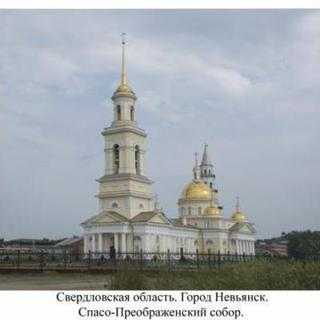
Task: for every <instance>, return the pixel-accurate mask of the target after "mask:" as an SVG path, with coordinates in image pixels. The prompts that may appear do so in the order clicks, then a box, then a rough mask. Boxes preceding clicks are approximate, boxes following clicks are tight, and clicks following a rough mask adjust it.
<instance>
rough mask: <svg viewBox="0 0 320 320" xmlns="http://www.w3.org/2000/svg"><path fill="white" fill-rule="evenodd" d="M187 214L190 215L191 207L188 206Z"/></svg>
mask: <svg viewBox="0 0 320 320" xmlns="http://www.w3.org/2000/svg"><path fill="white" fill-rule="evenodd" d="M188 214H189V215H191V207H188Z"/></svg>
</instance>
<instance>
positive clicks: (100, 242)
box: [98, 233, 103, 252]
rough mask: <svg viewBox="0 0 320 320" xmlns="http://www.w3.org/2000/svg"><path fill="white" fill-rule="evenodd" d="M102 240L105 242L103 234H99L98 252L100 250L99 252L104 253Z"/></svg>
mask: <svg viewBox="0 0 320 320" xmlns="http://www.w3.org/2000/svg"><path fill="white" fill-rule="evenodd" d="M102 240H103V238H102V233H99V234H98V250H99V252H102V251H103V247H102Z"/></svg>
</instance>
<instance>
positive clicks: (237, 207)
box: [236, 196, 240, 212]
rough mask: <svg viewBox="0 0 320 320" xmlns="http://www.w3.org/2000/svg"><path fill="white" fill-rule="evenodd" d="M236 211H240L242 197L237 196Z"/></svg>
mask: <svg viewBox="0 0 320 320" xmlns="http://www.w3.org/2000/svg"><path fill="white" fill-rule="evenodd" d="M236 212H240V198H239V196H237V198H236Z"/></svg>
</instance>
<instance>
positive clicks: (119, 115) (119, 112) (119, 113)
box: [117, 105, 121, 120]
mask: <svg viewBox="0 0 320 320" xmlns="http://www.w3.org/2000/svg"><path fill="white" fill-rule="evenodd" d="M117 120H121V107H120V105H117Z"/></svg>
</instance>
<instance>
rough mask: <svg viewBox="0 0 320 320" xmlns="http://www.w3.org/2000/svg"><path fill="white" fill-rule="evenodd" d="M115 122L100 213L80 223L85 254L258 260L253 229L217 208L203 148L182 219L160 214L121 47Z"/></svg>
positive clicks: (181, 206) (108, 131)
mask: <svg viewBox="0 0 320 320" xmlns="http://www.w3.org/2000/svg"><path fill="white" fill-rule="evenodd" d="M111 99H112V101H113V121H112V123H111V124H110V126H109V127H106V128H104V130H103V132H102V135H103V137H104V142H105V147H104V152H105V172H104V175H103V176H102V177H101V178H100V179H98V180H97V181H98V183H99V191H98V194H97V195H96V197H97V199H98V212H97V214H96V215H93V216H91V217H89V219H87V220H86V221H84V222H83V223H81V227H82V229H83V236H84V252H85V253H88V252H89V251H91V252H109V251H110V248H114V249H115V251H116V252H121V253H133V252H139V251H140V250H142V251H143V252H147V253H157V252H159V253H160V252H167V250H170V251H171V252H179V251H180V250H181V248H182V249H183V251H184V252H186V253H194V252H196V250H198V251H199V252H208V251H209V250H210V252H212V253H217V252H221V253H228V252H229V253H231V254H235V253H237V254H243V253H245V254H254V253H255V252H254V239H255V233H256V231H255V228H254V226H253V224H252V223H250V222H249V221H248V219H247V217H246V215H245V214H244V213H243V212H242V211H241V210H240V206H239V201H237V205H236V209H235V212H234V213H233V214H232V215H231V216H230V218H226V217H224V215H223V207H222V206H221V205H220V204H219V202H218V190H217V189H216V187H215V181H214V180H215V174H214V167H213V164H212V162H211V161H210V157H209V152H208V146H207V145H205V147H204V151H203V155H202V159H201V162H200V163H199V164H198V160H197V159H196V161H195V165H194V169H193V177H192V178H193V179H192V180H191V181H190V183H188V184H187V185H186V186H185V187H184V189H183V191H182V193H181V195H180V197H179V199H178V217H177V218H169V217H168V216H167V215H166V214H165V213H164V212H162V211H163V210H161V209H159V207H158V204H157V201H156V200H155V198H154V195H153V191H152V183H153V182H152V181H151V180H150V179H149V178H148V177H147V173H146V172H145V161H146V156H147V152H146V150H147V148H146V147H147V134H146V132H145V131H144V130H143V129H141V128H140V127H139V126H138V123H137V119H136V115H135V108H136V106H135V102H136V100H137V97H136V95H135V93H134V92H133V90H132V89H131V87H130V86H129V84H128V80H127V74H126V65H125V42H124V41H123V42H122V65H121V81H120V85H119V86H118V88H117V89H116V91H115V92H114V94H113V96H112V98H111Z"/></svg>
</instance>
